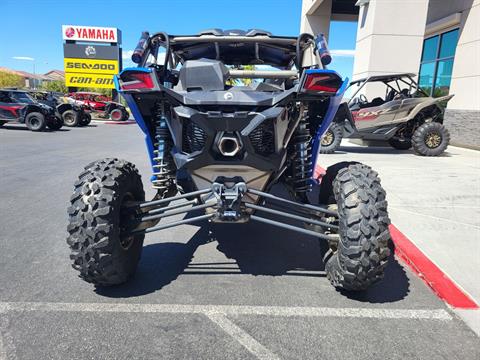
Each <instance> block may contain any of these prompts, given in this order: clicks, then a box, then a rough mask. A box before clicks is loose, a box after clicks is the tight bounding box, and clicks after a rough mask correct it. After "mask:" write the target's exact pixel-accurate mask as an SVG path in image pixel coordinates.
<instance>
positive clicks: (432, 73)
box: [419, 29, 458, 97]
mask: <svg viewBox="0 0 480 360" xmlns="http://www.w3.org/2000/svg"><path fill="white" fill-rule="evenodd" d="M457 41H458V29H455V30H452V31H449V32H446V33H443V34H439V35H435V36H433V37H430V38H428V39H425V41H424V42H423V52H422V61H421V63H420V75H419V85H420V87H421V88H422V89H423V90H425V91H426V92H427V93H428V94H430V95H431V96H433V97H438V96H444V95H447V94H448V91H449V89H450V81H451V79H452V70H453V59H454V57H455V49H456V48H457Z"/></svg>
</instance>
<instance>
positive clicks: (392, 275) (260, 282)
mask: <svg viewBox="0 0 480 360" xmlns="http://www.w3.org/2000/svg"><path fill="white" fill-rule="evenodd" d="M108 156H109V157H120V158H124V159H126V160H129V161H131V162H134V163H135V164H136V165H137V167H138V168H139V169H140V171H141V173H142V174H143V180H144V184H145V188H146V190H147V197H148V195H149V196H153V191H152V190H151V189H150V186H149V183H148V178H149V172H150V171H149V165H148V159H147V156H146V154H145V149H144V145H143V137H142V134H141V133H140V131H139V129H138V128H137V127H136V126H135V125H125V126H115V125H106V124H100V123H93V124H92V125H91V126H89V127H86V128H72V129H69V128H67V129H65V130H63V131H58V132H46V133H32V132H30V131H27V130H24V128H23V127H21V126H5V127H4V128H2V129H0V193H1V197H0V198H1V201H0V335H1V336H0V359H3V358H6V359H93V358H95V359H132V358H142V359H153V358H160V359H256V358H258V359H320V358H326V359H406V358H410V359H478V358H480V340H479V338H478V337H477V336H476V335H475V333H474V332H473V331H472V330H471V329H470V328H469V327H468V326H467V325H466V324H465V323H464V322H463V321H462V320H461V319H460V318H459V317H458V316H457V314H456V313H455V312H453V311H451V309H449V308H448V307H447V306H446V305H445V304H444V303H443V302H442V301H440V300H439V299H438V298H437V297H436V296H435V294H434V293H433V292H432V291H431V290H430V289H429V288H428V287H427V286H426V285H425V284H424V283H423V282H422V281H421V280H420V279H419V278H418V277H416V276H415V275H413V274H412V273H411V272H410V271H409V270H408V269H406V268H404V267H403V266H402V265H401V264H400V263H399V262H398V261H397V260H396V259H395V258H394V257H392V258H391V259H390V264H389V266H388V268H387V271H386V276H385V279H384V281H383V282H382V283H380V284H377V285H376V286H374V287H372V288H371V289H370V290H369V291H368V292H366V293H363V294H358V295H355V296H352V295H348V294H343V293H340V292H338V291H336V290H335V289H333V288H332V287H331V285H330V284H329V282H328V281H327V279H326V278H325V274H324V271H323V265H322V262H321V254H320V248H319V244H318V242H317V240H315V239H313V238H309V237H304V236H301V235H298V234H296V233H291V232H288V231H285V230H278V229H274V228H271V227H269V226H267V225H265V226H264V225H259V224H253V223H249V224H245V225H235V226H209V225H208V224H207V223H204V224H199V225H195V226H193V225H188V226H187V225H185V226H181V227H177V228H173V229H169V230H165V231H162V232H156V233H152V234H149V235H147V237H146V241H145V245H144V250H143V255H142V259H141V262H140V265H139V269H138V272H137V274H136V276H135V277H134V278H133V280H132V281H131V282H129V283H128V284H126V285H123V286H120V287H115V288H107V289H105V288H103V289H102V288H94V287H93V286H91V285H89V284H87V283H85V282H83V281H81V280H80V279H79V278H78V277H77V274H76V272H75V271H74V270H73V269H71V267H70V263H69V259H68V254H69V251H68V247H67V245H66V243H65V238H66V222H67V220H66V208H67V203H68V199H69V197H70V193H71V190H72V185H73V182H74V181H75V179H76V177H77V175H78V173H80V171H81V170H82V168H83V166H84V165H86V164H88V163H89V162H91V161H93V160H95V159H99V158H103V157H108ZM347 156H348V155H347V154H341V153H340V154H339V155H333V156H332V157H330V158H329V159H328V160H327V162H333V160H336V159H335V158H338V159H340V158H341V157H347ZM393 156H395V155H392V157H393ZM412 156H413V155H412ZM354 157H355V160H358V159H359V158H363V157H362V154H361V152H360V155H359V152H358V151H357V153H356V155H355V156H354ZM367 157H369V156H367ZM372 165H375V164H372ZM383 166H384V167H386V165H385V164H384V165H383ZM380 167H381V166H380ZM377 170H378V171H379V172H380V174H381V175H382V170H383V169H377ZM389 175H390V174H389ZM382 178H384V177H383V176H382ZM384 181H385V184H386V187H387V191H389V189H388V187H390V186H391V185H390V184H391V181H392V180H384ZM403 190H404V189H399V190H398V191H399V192H401V191H403ZM388 197H389V200H390V201H391V202H392V204H393V208H395V206H397V208H401V206H400V205H402V203H401V201H400V200H401V199H402V198H401V195H400V193H396V192H395V190H392V191H389V193H388ZM400 212H401V210H394V212H393V213H392V214H393V218H394V221H395V219H397V218H398V219H400V218H401V215H400ZM419 216H420V215H419ZM399 221H400V220H399ZM402 225H403V224H402ZM422 231H426V230H425V229H423V230H422ZM430 231H431V232H432V233H434V234H437V233H436V231H435V229H431V230H430ZM435 236H437V235H435ZM438 237H441V236H440V235H438Z"/></svg>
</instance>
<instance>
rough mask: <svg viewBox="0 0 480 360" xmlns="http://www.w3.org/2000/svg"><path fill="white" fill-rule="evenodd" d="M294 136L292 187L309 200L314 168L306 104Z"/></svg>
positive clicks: (298, 195)
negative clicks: (308, 195) (308, 194)
mask: <svg viewBox="0 0 480 360" xmlns="http://www.w3.org/2000/svg"><path fill="white" fill-rule="evenodd" d="M300 116H301V118H300V121H299V123H298V125H297V128H296V129H295V132H294V134H293V138H292V150H293V154H292V174H291V176H292V178H291V180H292V187H293V191H294V192H295V196H296V197H298V198H299V199H300V200H302V201H305V202H306V201H307V193H308V192H309V191H310V190H311V189H312V184H311V182H310V175H311V168H312V147H311V141H310V140H311V136H310V131H309V129H308V108H307V107H306V106H305V107H304V108H303V109H302V112H301V115H300Z"/></svg>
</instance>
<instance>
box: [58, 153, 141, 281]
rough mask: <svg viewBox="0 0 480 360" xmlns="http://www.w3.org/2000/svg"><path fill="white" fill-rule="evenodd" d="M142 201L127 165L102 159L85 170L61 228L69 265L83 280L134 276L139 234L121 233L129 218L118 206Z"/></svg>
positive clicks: (137, 177)
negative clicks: (67, 220)
mask: <svg viewBox="0 0 480 360" xmlns="http://www.w3.org/2000/svg"><path fill="white" fill-rule="evenodd" d="M144 200H145V192H144V190H143V184H142V180H141V177H140V175H139V173H138V171H137V169H136V168H135V166H134V165H133V164H131V163H129V162H127V161H124V160H118V159H104V160H99V161H96V162H93V163H91V164H89V165H87V166H86V167H85V171H83V172H82V173H81V174H80V176H79V179H78V180H77V181H76V182H75V187H74V192H73V195H72V197H71V198H70V202H71V206H70V207H69V208H68V215H69V225H68V228H67V230H68V233H69V235H68V238H67V243H68V245H69V246H70V250H71V254H70V259H71V260H72V261H73V264H72V266H73V268H74V269H76V270H78V271H79V272H80V277H81V278H82V279H83V280H85V281H87V282H90V283H94V284H96V285H102V286H108V285H116V284H121V283H124V282H126V281H127V280H128V279H129V278H130V277H131V276H132V275H133V274H134V273H135V270H136V268H137V264H138V261H139V260H140V255H141V252H142V246H143V239H144V237H145V235H144V234H137V235H134V236H129V237H128V236H125V235H123V234H122V227H125V226H126V225H127V222H128V220H129V218H126V216H125V214H124V211H122V205H124V204H125V202H126V201H144Z"/></svg>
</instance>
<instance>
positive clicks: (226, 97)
mask: <svg viewBox="0 0 480 360" xmlns="http://www.w3.org/2000/svg"><path fill="white" fill-rule="evenodd" d="M223 98H224V99H225V100H232V99H233V94H232V93H231V92H227V93H225V94H224V95H223Z"/></svg>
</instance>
